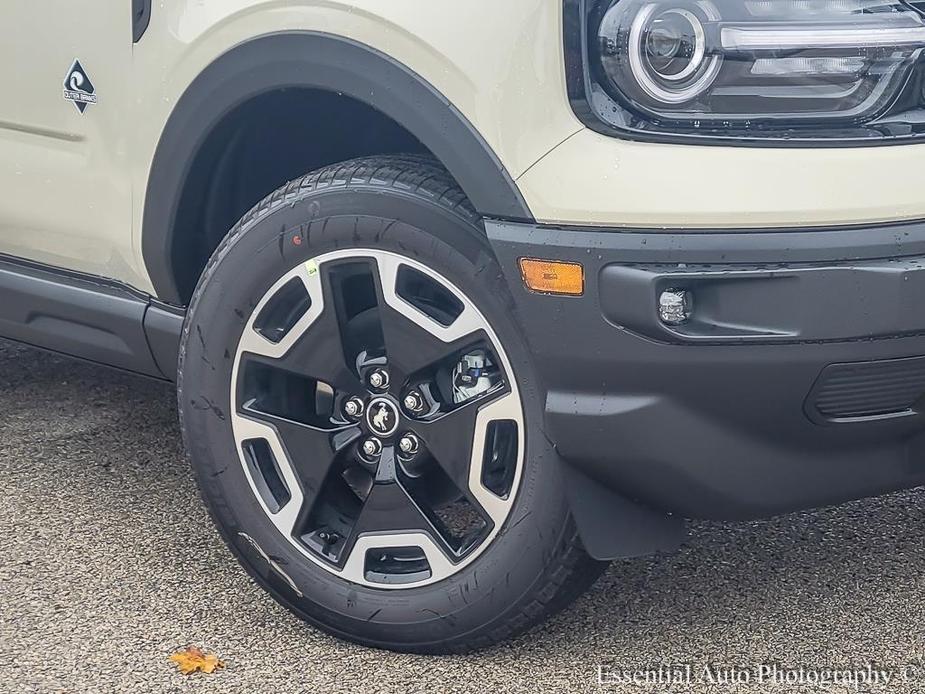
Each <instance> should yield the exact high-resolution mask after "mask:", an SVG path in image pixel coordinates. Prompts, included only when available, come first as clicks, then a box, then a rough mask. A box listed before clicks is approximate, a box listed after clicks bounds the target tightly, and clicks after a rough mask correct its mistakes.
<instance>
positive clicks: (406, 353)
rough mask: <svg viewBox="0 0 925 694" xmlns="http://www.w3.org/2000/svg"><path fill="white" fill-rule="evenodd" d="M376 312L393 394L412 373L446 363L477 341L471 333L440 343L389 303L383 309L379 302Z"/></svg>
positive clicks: (424, 371) (477, 337)
mask: <svg viewBox="0 0 925 694" xmlns="http://www.w3.org/2000/svg"><path fill="white" fill-rule="evenodd" d="M409 310H410V309H409ZM380 315H381V316H382V333H383V337H384V338H385V353H386V358H387V360H388V366H389V372H390V374H391V377H392V381H391V388H390V390H391V392H392V393H393V394H394V395H396V396H398V395H399V394H400V392H401V388H402V386H403V385H404V384H405V383H407V382H408V380H409V379H411V378H412V376H414V375H416V374H422V373H426V372H429V371H432V370H434V369H435V368H436V367H437V366H439V365H446V364H447V363H448V362H450V361H451V360H452V359H453V358H455V357H458V355H461V354H463V353H464V352H465V351H466V348H467V347H470V346H472V345H473V344H476V343H478V341H479V338H480V335H479V334H472V335H467V336H465V337H462V338H460V339H458V340H454V341H452V342H444V341H443V340H441V339H440V338H438V337H437V336H436V335H434V334H433V333H431V332H429V331H427V330H424V329H423V328H422V327H420V326H419V325H417V324H416V323H414V322H412V321H411V319H409V318H408V317H406V316H404V315H402V314H401V313H399V312H398V311H396V310H395V309H393V308H392V307H391V306H385V307H384V308H383V307H382V306H381V305H380Z"/></svg>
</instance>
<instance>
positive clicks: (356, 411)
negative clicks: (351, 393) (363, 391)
mask: <svg viewBox="0 0 925 694" xmlns="http://www.w3.org/2000/svg"><path fill="white" fill-rule="evenodd" d="M344 414H345V415H347V416H348V417H350V418H351V419H357V418H358V417H359V416H360V415H362V414H363V401H362V400H360V398H357V397H353V398H350V399H349V400H347V402H345V403H344Z"/></svg>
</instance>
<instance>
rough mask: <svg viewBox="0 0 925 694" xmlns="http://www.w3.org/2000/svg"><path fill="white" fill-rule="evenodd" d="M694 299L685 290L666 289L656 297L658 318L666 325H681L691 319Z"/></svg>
mask: <svg viewBox="0 0 925 694" xmlns="http://www.w3.org/2000/svg"><path fill="white" fill-rule="evenodd" d="M693 308H694V297H693V295H692V294H691V293H690V292H689V291H687V290H686V289H666V290H665V291H663V292H662V293H661V294H660V295H659V297H658V317H659V318H660V319H661V320H662V323H665V324H667V325H681V323H684V322H686V321H687V320H688V319H689V318H690V317H691V312H692V311H693Z"/></svg>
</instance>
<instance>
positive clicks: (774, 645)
mask: <svg viewBox="0 0 925 694" xmlns="http://www.w3.org/2000/svg"><path fill="white" fill-rule="evenodd" d="M174 397H175V395H174V392H173V390H172V389H171V388H170V387H169V386H168V385H165V384H161V383H157V382H154V381H149V380H145V379H142V378H136V377H133V376H129V375H126V374H121V373H118V372H115V371H111V370H107V369H104V368H100V367H96V366H92V365H89V364H84V363H79V362H75V361H70V360H67V359H65V358H62V357H57V356H53V355H50V354H47V353H44V352H40V351H36V350H32V349H28V348H24V347H20V346H17V345H12V344H10V343H6V342H0V398H2V401H0V402H2V414H0V691H8V692H17V693H19V692H133V693H134V692H159V693H160V692H298V691H309V692H356V693H365V692H433V693H435V694H437V693H440V692H486V693H491V692H524V693H530V694H534V693H536V692H558V691H613V692H758V691H761V692H788V693H791V692H803V691H807V692H815V691H824V692H852V691H855V689H854V688H853V685H852V683H851V682H852V681H851V680H850V679H842V680H839V682H838V683H837V684H833V683H831V682H828V683H826V684H819V685H817V684H815V680H814V679H812V677H813V676H812V675H811V674H810V673H813V672H825V671H827V670H834V671H835V672H844V671H847V670H851V671H859V670H863V668H865V667H866V666H867V665H868V664H871V663H873V664H874V665H875V666H876V667H875V669H876V668H877V667H878V668H881V669H883V670H885V671H889V672H890V673H892V679H891V681H890V683H889V684H888V685H886V684H884V683H883V680H881V681H880V683H879V684H875V685H873V686H866V685H863V684H862V686H861V688H860V691H873V692H879V691H897V692H899V691H902V692H925V667H921V664H922V663H923V659H925V601H923V600H922V595H923V592H925V542H923V538H925V503H923V502H925V494H923V492H922V491H918V490H917V491H912V492H904V493H900V494H894V495H891V496H887V497H884V498H881V499H877V500H866V501H859V502H855V503H852V504H848V505H845V506H841V507H838V508H833V509H824V510H820V511H815V512H811V513H803V514H796V515H791V516H787V517H782V518H777V519H773V520H769V521H762V522H756V523H741V524H720V523H697V524H694V525H693V526H692V528H691V535H690V538H689V540H688V541H687V543H686V545H685V547H684V548H683V549H682V550H681V551H680V552H679V553H677V554H674V555H672V556H664V557H655V558H646V559H636V560H629V561H620V562H616V563H614V564H613V565H612V567H611V568H610V570H609V571H608V572H607V574H606V575H605V576H604V577H603V578H602V579H601V580H600V581H599V582H598V584H597V585H596V586H595V587H594V588H593V589H592V590H591V591H590V592H589V593H588V594H587V595H586V596H585V597H584V598H582V599H581V600H580V601H579V602H578V603H576V604H575V605H574V607H572V608H571V609H570V610H568V611H567V612H565V613H563V614H562V615H561V616H559V617H557V618H555V619H553V620H552V621H550V622H549V623H547V624H545V625H544V626H542V627H540V628H539V629H536V630H534V631H533V632H531V633H530V634H528V635H526V636H524V637H522V638H520V639H518V640H517V641H514V642H512V643H509V644H505V645H503V646H500V647H497V648H495V649H493V650H490V651H487V652H484V653H480V654H476V655H470V656H465V657H443V658H424V657H416V656H405V655H395V654H391V653H385V652H380V651H375V650H369V649H365V648H361V647H357V646H353V645H348V644H344V643H341V642H338V641H336V640H334V639H332V638H330V637H327V636H325V635H323V634H321V633H319V632H317V631H314V630H313V629H311V628H309V627H307V626H305V625H304V624H302V623H300V622H299V621H298V620H297V619H295V618H294V617H292V616H291V615H290V614H289V613H288V612H286V611H285V610H284V609H282V608H281V607H279V606H278V605H276V604H275V603H274V602H273V601H272V600H271V599H270V598H269V597H267V596H266V595H265V594H264V593H263V592H262V591H261V590H260V589H259V588H257V587H256V586H255V585H254V584H253V583H252V582H251V581H250V579H249V578H248V577H247V576H246V575H245V574H244V572H243V571H242V570H241V569H240V568H239V567H238V565H237V564H236V562H235V561H234V559H233V558H232V557H231V555H230V553H229V552H228V551H227V550H226V549H225V547H224V545H223V544H222V542H221V541H220V539H219V538H218V535H217V534H216V533H215V532H214V530H213V528H212V526H211V523H210V521H209V519H208V517H207V515H206V513H205V511H204V509H203V507H202V505H201V502H200V500H199V497H198V495H197V492H196V490H195V488H194V483H193V480H192V476H191V474H190V472H189V469H188V466H187V462H186V460H185V458H184V455H183V452H182V449H181V445H180V435H179V429H178V426H177V424H176V407H175V403H174ZM188 644H195V645H198V646H200V647H203V648H204V649H205V650H207V651H209V652H213V653H215V654H217V655H218V656H219V657H220V658H222V659H223V661H224V662H225V664H226V667H225V668H224V669H223V670H220V671H218V672H217V673H215V674H213V675H201V674H196V675H192V676H189V677H185V676H182V675H180V674H179V673H178V672H177V671H176V668H175V667H174V665H173V664H172V663H171V662H170V661H169V660H168V657H169V655H170V654H171V653H173V652H174V651H177V650H178V649H181V648H183V647H184V646H186V645H188ZM771 664H773V665H775V666H777V667H779V668H780V670H779V673H778V677H783V676H784V674H787V673H797V672H799V670H800V668H803V670H804V673H806V677H807V678H809V679H805V680H804V681H807V682H809V684H808V685H806V686H803V685H801V684H799V683H798V682H795V681H794V680H791V681H790V683H787V682H786V681H784V680H783V679H778V680H774V679H764V680H762V681H758V679H757V675H758V672H759V670H758V668H760V666H762V665H765V666H767V667H770V666H771ZM659 665H677V666H681V667H683V666H684V665H689V666H690V667H691V675H690V677H689V678H687V679H685V677H684V673H683V671H682V672H681V673H680V676H681V677H680V680H679V679H677V678H676V679H675V680H674V683H672V684H664V683H663V684H658V683H652V682H651V681H650V684H648V685H646V684H639V685H637V684H632V683H628V682H626V681H623V682H616V680H617V679H625V678H624V677H623V674H622V673H623V671H624V670H634V669H641V670H657V668H658V667H659ZM705 667H710V668H711V670H710V672H711V673H713V674H714V675H716V676H717V677H713V678H711V676H710V675H708V674H707V672H706V671H705V670H704V668H705ZM601 668H602V669H601ZM920 671H921V672H920ZM764 672H765V673H766V677H767V678H771V677H772V675H771V672H772V671H771V670H770V669H769V670H765V671H764ZM675 675H678V672H677V671H675ZM746 675H747V676H748V677H749V678H750V680H749V682H748V683H739V684H732V683H729V682H719V681H712V680H716V679H719V678H721V677H725V678H726V679H736V678H737V679H740V680H742V679H743V678H744V677H746ZM601 676H603V679H604V680H605V683H604V684H601V683H599V678H600V677H601ZM652 676H656V675H652ZM787 676H788V677H796V676H797V675H790V674H787ZM818 676H821V675H818ZM830 676H831V673H830ZM637 681H641V680H639V679H638V678H637Z"/></svg>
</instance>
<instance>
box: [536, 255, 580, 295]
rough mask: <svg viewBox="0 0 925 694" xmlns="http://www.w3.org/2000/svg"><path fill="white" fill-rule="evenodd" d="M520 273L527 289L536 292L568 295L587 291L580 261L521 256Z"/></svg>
mask: <svg viewBox="0 0 925 694" xmlns="http://www.w3.org/2000/svg"><path fill="white" fill-rule="evenodd" d="M520 274H521V276H522V277H523V280H524V284H525V285H526V287H527V289H529V290H531V291H534V292H541V293H543V294H566V295H568V296H581V295H582V294H584V292H585V271H584V268H583V267H582V266H581V265H580V264H578V263H563V262H560V261H557V260H537V259H535V258H521V259H520Z"/></svg>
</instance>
